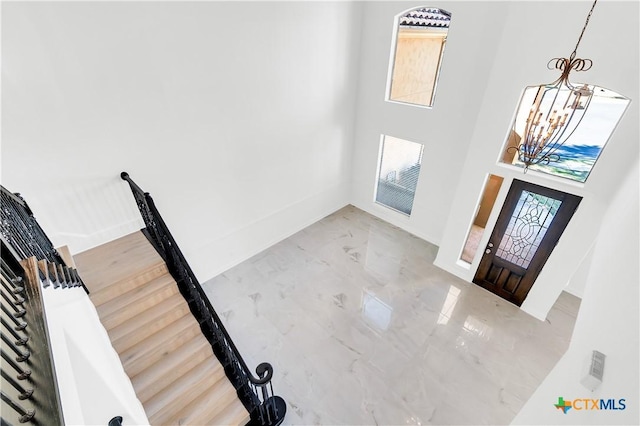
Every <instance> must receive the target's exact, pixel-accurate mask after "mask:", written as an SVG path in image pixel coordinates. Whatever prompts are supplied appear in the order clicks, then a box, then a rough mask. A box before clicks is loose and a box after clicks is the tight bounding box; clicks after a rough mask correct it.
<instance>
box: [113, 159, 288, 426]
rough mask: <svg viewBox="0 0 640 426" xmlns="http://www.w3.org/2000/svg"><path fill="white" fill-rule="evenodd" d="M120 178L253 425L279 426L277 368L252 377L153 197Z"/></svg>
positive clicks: (282, 408)
mask: <svg viewBox="0 0 640 426" xmlns="http://www.w3.org/2000/svg"><path fill="white" fill-rule="evenodd" d="M120 177H121V178H122V179H123V180H125V181H126V182H127V183H128V184H129V186H130V188H131V191H132V193H133V197H134V199H135V201H136V204H137V205H138V209H139V210H140V214H141V215H142V219H143V220H144V224H145V228H144V229H143V232H144V233H145V235H146V236H147V238H148V239H149V241H150V242H151V244H153V246H154V247H155V248H156V250H157V251H158V253H159V254H160V256H162V258H163V259H164V261H165V262H166V264H167V267H168V269H169V272H170V273H171V275H172V276H173V278H174V279H175V280H176V282H177V283H178V287H179V289H180V292H181V293H182V295H183V296H184V298H185V299H186V300H187V302H188V304H189V308H190V309H191V312H192V313H193V315H194V316H195V317H196V319H197V320H198V322H199V323H200V328H201V330H202V332H203V334H204V335H205V337H206V338H207V340H208V341H209V343H210V344H211V347H212V348H213V351H214V353H215V354H216V356H217V357H218V359H219V360H220V362H221V363H222V365H223V366H224V368H225V373H226V375H227V377H228V378H229V380H230V381H231V383H232V384H233V385H234V387H235V388H236V391H237V394H238V397H239V398H240V400H241V401H242V403H243V404H244V406H245V407H246V409H247V411H249V413H250V415H251V422H250V423H251V424H261V425H279V424H280V423H282V421H283V420H284V416H285V414H286V403H285V402H284V400H283V399H282V398H281V397H279V396H276V395H274V393H273V385H272V383H271V378H272V377H273V367H272V366H271V365H270V364H269V363H266V362H264V363H261V364H260V365H258V367H257V368H256V374H257V376H254V375H253V374H252V373H251V370H250V369H249V368H248V367H247V364H246V363H245V361H244V359H243V358H242V356H241V355H240V352H239V351H238V349H237V348H236V346H235V344H234V343H233V341H232V340H231V337H229V333H228V332H227V330H226V329H225V327H224V325H223V324H222V321H221V320H220V317H219V316H218V314H217V313H216V311H215V310H214V309H213V307H212V306H211V303H210V302H209V299H208V298H207V296H206V294H205V293H204V290H203V289H202V286H201V285H200V283H199V282H198V279H197V278H196V276H195V274H194V273H193V271H192V270H191V268H190V267H189V264H188V263H187V261H186V259H185V257H184V255H183V254H182V252H181V251H180V249H179V248H178V245H177V244H176V242H175V240H174V238H173V236H172V235H171V232H169V229H168V227H167V225H166V224H165V222H164V220H163V219H162V217H161V216H160V213H159V212H158V209H157V208H156V206H155V203H154V201H153V198H151V195H149V193H148V192H145V191H143V190H142V189H141V188H140V187H139V186H138V185H137V184H136V183H135V182H134V181H133V180H132V179H131V178H130V177H129V174H128V173H127V172H122V173H121V174H120Z"/></svg>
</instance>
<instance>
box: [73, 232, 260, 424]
mask: <svg viewBox="0 0 640 426" xmlns="http://www.w3.org/2000/svg"><path fill="white" fill-rule="evenodd" d="M74 260H75V263H76V265H77V269H78V271H79V273H80V275H81V276H82V278H83V281H84V284H85V285H86V287H87V288H88V289H89V291H90V298H91V300H92V301H93V303H94V305H95V306H96V309H97V311H98V315H99V317H100V320H101V322H102V324H103V325H104V327H105V329H106V330H107V332H108V334H109V338H110V340H111V343H112V345H113V347H114V348H115V350H116V351H117V353H118V355H119V356H120V360H121V361H122V364H123V366H124V369H125V371H126V372H127V374H128V375H129V377H130V378H131V382H132V384H133V387H134V389H135V391H136V394H137V396H138V399H139V400H140V402H142V405H143V407H144V409H145V412H146V413H147V417H148V419H149V422H150V423H151V424H152V425H166V424H181V425H182V424H190V425H194V424H200V425H202V424H215V425H221V424H225V425H231V424H233V425H244V424H247V423H248V422H249V420H250V417H249V413H248V412H247V410H246V409H245V407H244V406H243V404H242V403H241V402H240V400H239V399H238V396H237V393H236V390H235V388H234V387H233V385H232V384H231V382H229V380H228V379H227V377H226V375H225V371H224V368H223V366H222V365H221V364H220V362H219V361H218V359H217V358H216V356H215V355H214V354H213V351H212V348H211V345H210V344H209V342H208V341H207V339H206V338H205V337H204V335H203V334H202V332H201V330H200V326H199V324H198V322H197V321H196V319H195V318H194V317H193V315H192V314H191V312H190V311H189V306H188V305H187V303H186V301H185V300H184V298H183V297H182V295H181V294H180V292H179V291H178V287H177V285H176V282H175V281H174V279H173V278H172V277H171V275H170V274H169V271H168V269H167V266H166V264H165V263H164V261H163V260H162V258H161V257H160V256H159V255H158V253H157V252H156V250H155V249H154V248H153V246H152V245H151V244H150V243H149V242H148V240H147V238H146V237H145V236H144V234H143V233H142V232H135V233H133V234H130V235H127V236H125V237H122V238H119V239H117V240H114V241H112V242H109V243H107V244H104V245H101V246H99V247H96V248H93V249H91V250H88V251H85V252H83V253H80V254H78V255H76V256H75V257H74Z"/></svg>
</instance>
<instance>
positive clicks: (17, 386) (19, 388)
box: [2, 370, 33, 400]
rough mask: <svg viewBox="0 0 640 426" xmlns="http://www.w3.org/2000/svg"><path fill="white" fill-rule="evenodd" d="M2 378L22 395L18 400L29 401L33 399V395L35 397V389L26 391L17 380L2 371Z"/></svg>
mask: <svg viewBox="0 0 640 426" xmlns="http://www.w3.org/2000/svg"><path fill="white" fill-rule="evenodd" d="M2 377H3V378H4V379H5V380H6V381H7V382H8V383H9V384H10V385H11V386H13V388H14V389H15V390H17V391H18V392H19V393H20V395H18V399H20V400H23V399H29V398H31V395H33V388H29V389H25V388H24V387H23V386H22V385H21V384H20V383H18V382H16V380H15V379H14V378H13V377H11V376H10V375H9V374H8V373H7V372H6V371H4V370H2Z"/></svg>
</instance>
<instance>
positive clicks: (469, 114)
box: [352, 1, 510, 244]
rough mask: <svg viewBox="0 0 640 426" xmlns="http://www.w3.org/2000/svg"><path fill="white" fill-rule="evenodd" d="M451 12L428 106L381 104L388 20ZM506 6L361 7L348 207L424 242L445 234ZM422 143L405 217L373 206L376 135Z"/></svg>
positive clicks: (399, 4) (388, 51)
mask: <svg viewBox="0 0 640 426" xmlns="http://www.w3.org/2000/svg"><path fill="white" fill-rule="evenodd" d="M424 5H428V6H437V7H440V8H442V9H445V10H447V11H449V12H451V13H452V18H451V25H450V29H449V33H448V35H447V44H446V46H445V52H444V57H443V61H442V67H441V73H440V79H439V81H438V86H437V90H436V94H435V101H434V107H433V108H431V109H426V108H418V107H414V106H407V105H400V104H397V103H389V102H385V100H384V98H385V89H386V84H387V71H388V65H389V58H390V54H391V42H392V35H393V30H394V17H395V16H396V15H397V14H399V13H401V12H404V11H406V10H408V9H411V8H415V7H418V6H424ZM509 7H510V5H509V3H507V2H463V1H437V2H426V3H425V2H419V3H417V2H395V1H394V2H367V3H366V4H365V7H364V14H363V32H362V38H361V39H362V43H361V53H360V55H361V56H360V79H359V85H358V103H357V128H356V139H355V146H354V156H353V173H352V187H353V190H352V194H353V195H352V203H353V204H354V205H356V206H357V207H359V208H361V209H363V210H365V211H368V212H370V213H372V214H374V215H376V216H379V217H381V218H383V219H385V220H386V221H388V222H390V223H393V224H394V225H397V226H399V227H401V228H403V229H406V230H408V231H410V232H412V233H414V234H415V235H418V236H420V237H422V238H424V239H426V240H428V241H430V242H433V243H435V244H440V243H441V242H442V241H443V236H444V234H443V229H444V226H445V223H446V222H447V218H448V216H449V215H450V212H449V211H450V206H451V203H452V200H453V196H454V194H455V188H456V185H457V182H458V179H459V176H460V174H461V171H462V165H463V162H464V158H465V152H466V151H467V149H468V147H469V144H470V142H471V137H472V133H473V129H474V123H475V121H476V117H477V115H478V109H479V108H480V106H481V102H482V99H483V97H484V96H485V89H486V81H487V79H488V77H489V74H490V72H491V71H492V67H493V60H494V55H495V53H496V49H495V45H496V44H497V43H498V42H499V41H500V37H501V36H502V25H501V22H502V21H503V19H504V18H505V17H506V13H507V11H508V10H509ZM381 134H386V135H390V136H394V137H399V138H402V139H407V140H410V141H412V142H418V143H421V144H423V145H424V154H423V160H422V166H421V171H420V177H419V181H418V186H417V188H416V194H415V200H414V206H413V211H412V214H411V217H406V216H404V215H402V214H400V213H397V212H394V211H392V210H390V209H388V208H386V207H383V206H381V205H379V204H376V203H375V202H374V188H375V186H376V185H375V184H376V177H377V176H376V174H377V166H378V152H379V147H380V135H381Z"/></svg>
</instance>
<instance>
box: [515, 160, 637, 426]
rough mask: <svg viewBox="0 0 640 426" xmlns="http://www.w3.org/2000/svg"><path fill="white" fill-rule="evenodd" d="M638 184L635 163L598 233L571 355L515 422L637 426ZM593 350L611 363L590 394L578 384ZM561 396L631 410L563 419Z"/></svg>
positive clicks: (571, 414) (576, 412)
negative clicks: (622, 405)
mask: <svg viewBox="0 0 640 426" xmlns="http://www.w3.org/2000/svg"><path fill="white" fill-rule="evenodd" d="M639 179H640V175H639V173H638V162H637V159H636V164H635V167H634V168H633V169H632V171H631V172H630V173H629V174H628V176H627V178H626V180H625V181H624V182H622V183H621V184H620V185H619V186H620V189H619V190H618V191H617V195H616V197H615V198H614V199H613V201H612V202H611V204H610V206H609V208H608V210H607V215H606V217H605V219H604V221H603V223H602V228H601V229H600V232H599V234H598V239H597V242H596V245H595V247H594V250H593V260H592V262H591V267H590V270H589V276H588V278H587V283H586V288H585V292H584V297H583V299H582V303H581V305H580V312H579V314H578V317H577V320H576V325H575V329H574V332H573V337H572V339H571V344H570V346H569V349H568V350H567V353H566V354H565V355H564V356H563V357H562V358H561V359H560V361H559V362H558V364H557V365H556V366H555V368H554V369H553V370H552V371H551V373H549V376H547V378H546V379H545V381H544V382H543V383H542V384H541V385H540V387H539V388H538V389H537V390H536V392H535V393H534V394H533V396H532V397H531V398H530V399H529V401H528V402H527V403H526V404H525V406H524V407H523V409H522V410H521V411H520V413H519V414H518V415H517V416H516V418H515V419H514V421H513V424H538V425H540V424H554V425H561V424H577V425H602V424H628V425H632V424H636V425H637V424H640V408H639V407H638V401H640V391H639V389H640V383H639V378H640V371H639V366H638V357H639V355H640V353H639V352H640V350H639V347H640V341H639V338H638V335H639V323H640V316H639V314H638V298H639V297H640V291H639V289H638V283H639V282H640V273H639V271H638V259H639V258H640V250H639V246H640V227H639V218H640V212H639V207H638V197H639V195H638V194H639V191H640V187H639V186H640V185H639V183H638V182H639ZM613 271H615V273H613ZM594 349H595V350H598V351H600V352H602V353H604V354H605V355H606V361H605V368H604V377H603V381H602V384H601V386H600V387H599V388H598V389H596V390H595V391H594V392H591V391H590V390H589V389H587V388H585V387H583V386H582V385H581V384H580V380H581V379H582V377H583V371H582V370H583V368H584V365H585V358H588V357H589V356H590V355H591V351H592V350H594ZM558 397H563V398H564V399H565V400H566V401H573V400H575V399H585V398H586V399H615V400H616V401H618V400H619V399H621V398H624V399H625V400H626V409H625V410H619V411H610V410H607V411H605V410H600V411H586V410H576V409H571V410H569V412H568V413H567V414H563V413H562V412H561V411H559V410H557V409H556V408H555V407H553V404H555V403H556V402H557V401H558ZM619 406H620V405H618V407H619ZM578 408H582V404H580V405H578Z"/></svg>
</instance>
